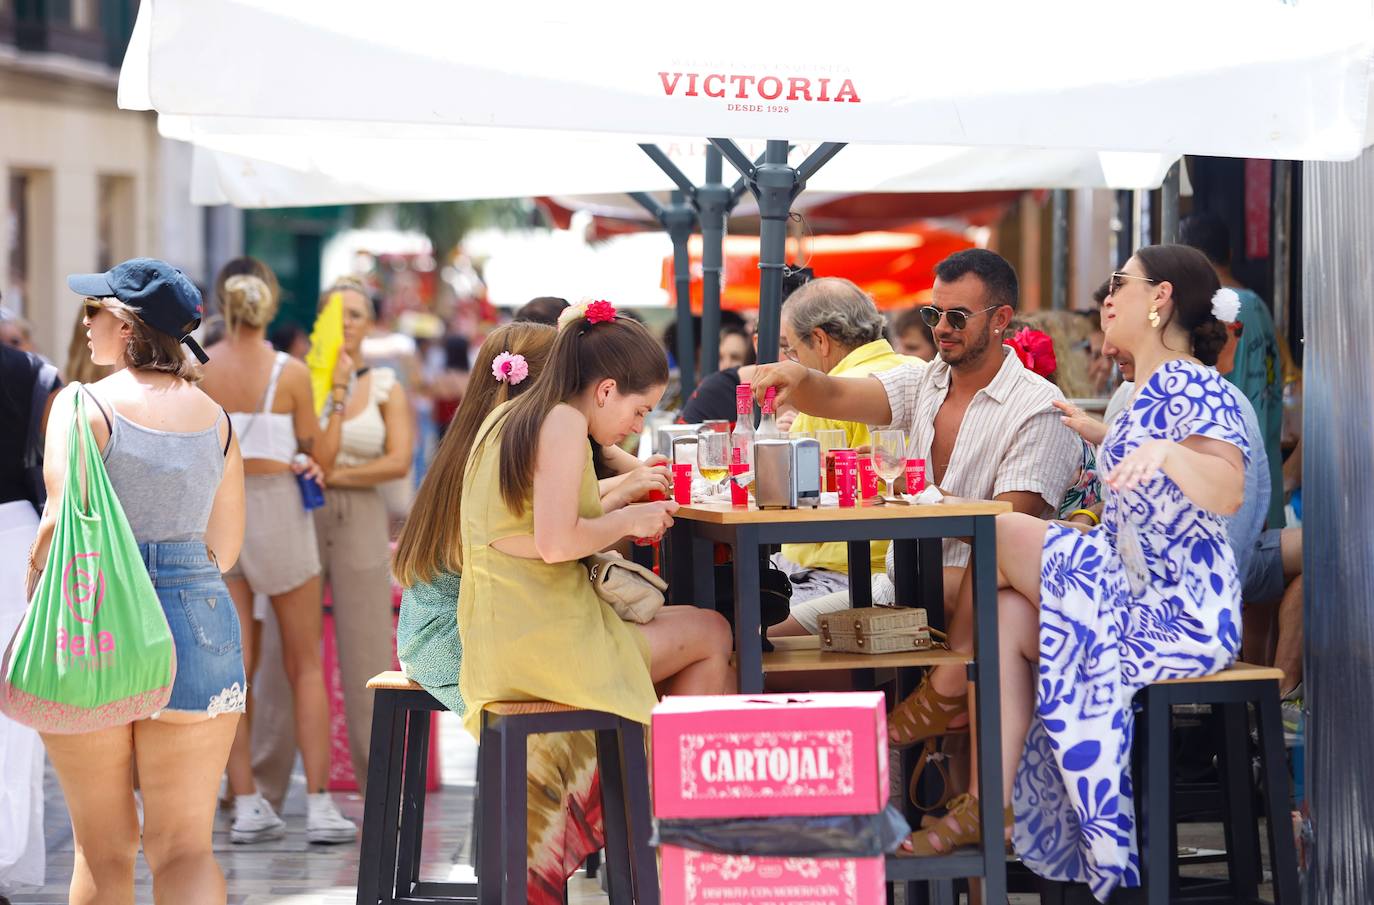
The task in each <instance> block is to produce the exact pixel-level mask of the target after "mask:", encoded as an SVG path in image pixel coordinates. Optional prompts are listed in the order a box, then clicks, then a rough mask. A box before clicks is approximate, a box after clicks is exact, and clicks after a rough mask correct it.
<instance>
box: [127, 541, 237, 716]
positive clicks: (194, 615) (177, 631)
mask: <svg viewBox="0 0 1374 905" xmlns="http://www.w3.org/2000/svg"><path fill="white" fill-rule="evenodd" d="M138 550H139V552H140V553H141V554H143V563H144V565H146V566H147V567H148V577H149V578H151V579H152V580H153V587H154V588H155V589H156V590H157V597H158V600H159V601H160V602H161V603H162V612H163V613H165V614H166V616H167V625H168V626H169V627H170V628H171V630H172V643H173V644H174V645H175V647H176V652H177V675H176V681H175V682H173V683H172V699H171V700H170V701H169V702H168V703H167V708H166V709H167V710H179V711H185V712H189V713H205V714H209V715H211V716H213V715H215V714H218V713H243V711H244V695H245V693H246V692H247V689H248V682H247V680H246V679H245V677H244V674H243V642H242V634H241V632H240V629H239V614H238V611H236V610H235V609H234V601H233V599H232V598H231V597H230V596H229V590H228V588H226V587H225V586H224V578H223V577H222V576H221V575H220V571H219V564H218V563H216V562H215V561H214V560H213V559H211V558H210V551H209V550H208V549H207V548H206V546H205V544H204V543H201V542H199V541H196V542H192V543H172V544H164V543H149V544H139V545H138Z"/></svg>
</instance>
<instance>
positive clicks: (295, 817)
mask: <svg viewBox="0 0 1374 905" xmlns="http://www.w3.org/2000/svg"><path fill="white" fill-rule="evenodd" d="M439 735H440V753H441V776H442V783H443V788H442V789H441V790H440V791H438V792H434V793H431V794H430V796H429V798H428V800H427V802H426V804H425V833H424V852H425V859H424V866H423V868H422V878H423V879H426V880H452V881H459V880H464V879H471V877H472V874H471V869H470V868H469V867H467V866H466V865H467V864H468V863H469V861H470V845H471V838H470V837H471V827H472V801H473V790H474V785H475V784H474V779H475V771H476V754H477V747H476V745H475V744H474V743H473V741H472V739H471V737H470V736H468V734H467V733H466V732H465V731H463V728H462V725H461V723H460V722H459V720H458V718H457V717H455V716H453V715H452V714H449V713H443V714H440V732H439ZM44 791H45V798H46V802H45V807H46V811H45V815H44V817H45V826H46V831H47V842H48V859H47V873H48V877H47V885H45V886H43V887H42V888H40V889H32V890H27V891H23V892H20V893H18V894H15V895H12V896H11V901H12V902H13V903H14V905H49V903H63V902H66V901H67V882H68V880H69V878H70V877H71V869H72V837H71V825H70V824H69V823H68V821H67V811H66V807H65V804H64V802H63V798H62V790H61V789H60V788H59V787H58V784H57V778H56V776H55V775H53V773H52V771H51V769H50V770H49V771H48V775H47V777H46V779H45V783H44ZM336 800H337V801H338V804H339V809H340V810H341V811H342V812H343V813H344V814H345V815H346V816H348V817H350V818H352V819H353V820H355V821H357V822H358V823H359V824H361V823H362V813H363V802H362V798H361V797H360V796H358V795H356V794H347V793H342V794H338V795H337V796H336ZM283 811H284V813H283V815H282V816H283V817H284V818H285V820H286V824H287V835H286V838H284V839H282V840H280V841H277V842H268V843H262V844H258V845H247V846H244V845H233V844H232V843H230V841H229V823H230V820H229V815H228V814H227V813H221V815H220V817H219V819H218V820H217V821H216V824H215V854H216V857H217V858H218V859H219V863H220V866H221V867H222V868H223V869H224V873H225V878H226V880H227V882H228V888H229V903H230V905H268V903H271V905H353V903H354V901H355V895H356V893H355V884H356V878H357V874H358V846H357V845H356V844H354V845H340V846H312V845H310V844H308V843H307V842H306V841H305V783H304V776H303V775H302V774H301V773H300V771H299V769H298V770H297V774H296V776H295V778H294V780H293V784H292V788H291V791H290V793H289V794H288V796H287V800H286V806H285V808H284V809H283ZM1221 837H1222V833H1221V828H1220V826H1219V825H1216V824H1191V825H1184V826H1181V827H1180V828H1179V844H1180V845H1182V846H1191V847H1194V848H1204V849H1216V848H1221V847H1222V838H1221ZM1265 854H1266V855H1267V852H1266V853H1265ZM1266 861H1267V857H1266ZM1266 867H1267V864H1266ZM1221 871H1224V868H1221V867H1220V866H1212V865H1208V866H1204V867H1200V868H1194V869H1192V870H1191V871H1190V872H1191V873H1194V874H1198V873H1203V874H1211V875H1216V874H1217V873H1220V872H1221ZM135 884H136V899H137V901H138V902H139V903H140V905H141V903H145V902H152V881H151V877H150V875H149V873H148V867H147V864H146V863H144V861H143V859H142V858H141V857H140V858H139V861H138V868H137V874H136V880H135ZM1261 895H1262V896H1265V897H1268V896H1269V895H1270V890H1269V888H1268V884H1266V885H1265V887H1264V888H1262V889H1261ZM1010 901H1011V905H1029V903H1034V902H1037V901H1038V896H1035V895H1013V896H1012V897H1011V900H1010ZM569 902H570V903H571V905H592V903H604V902H606V897H605V895H604V894H602V892H601V890H600V888H599V884H597V883H596V882H594V881H591V880H588V879H586V878H585V877H583V876H581V875H580V874H579V875H578V876H576V877H574V878H573V880H572V881H571V883H570V884H569Z"/></svg>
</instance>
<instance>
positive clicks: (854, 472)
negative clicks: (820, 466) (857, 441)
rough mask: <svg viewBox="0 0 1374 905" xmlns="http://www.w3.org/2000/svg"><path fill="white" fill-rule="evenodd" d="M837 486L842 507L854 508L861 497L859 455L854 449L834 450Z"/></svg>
mask: <svg viewBox="0 0 1374 905" xmlns="http://www.w3.org/2000/svg"><path fill="white" fill-rule="evenodd" d="M834 455H835V485H836V487H837V488H838V490H839V494H840V505H841V506H842V507H844V508H846V509H851V508H853V507H854V506H855V505H856V504H857V502H858V495H859V454H858V453H856V452H855V451H854V450H852V449H837V450H834Z"/></svg>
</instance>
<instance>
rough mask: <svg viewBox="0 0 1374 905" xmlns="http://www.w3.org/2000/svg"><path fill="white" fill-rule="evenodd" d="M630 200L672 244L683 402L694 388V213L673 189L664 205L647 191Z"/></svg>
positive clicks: (635, 195) (684, 196) (632, 193)
mask: <svg viewBox="0 0 1374 905" xmlns="http://www.w3.org/2000/svg"><path fill="white" fill-rule="evenodd" d="M688 184H689V185H690V183H688ZM630 197H631V198H633V199H634V200H635V201H636V202H638V203H639V206H640V207H642V208H644V209H645V210H646V211H648V212H649V213H650V214H652V215H653V216H654V218H655V219H656V220H658V222H659V223H661V224H662V225H663V228H664V229H666V230H667V231H668V238H670V239H671V240H672V242H673V285H674V287H675V289H676V290H677V348H676V349H675V350H674V354H676V356H677V373H678V382H679V383H680V384H681V387H682V398H683V399H686V398H687V397H688V396H690V395H691V394H692V390H694V389H696V386H697V382H696V357H697V355H696V342H695V336H694V335H693V333H694V331H693V330H692V272H691V258H690V256H689V255H688V253H687V240H688V239H689V238H691V235H692V232H693V231H694V230H695V229H696V223H697V215H696V211H695V210H693V208H692V205H691V204H689V203H688V202H687V198H686V193H684V192H682V191H678V190H676V189H675V190H674V191H673V194H672V200H671V201H670V202H669V203H668V204H667V205H664V204H660V203H659V201H658V199H657V198H655V197H654V196H652V195H650V194H648V193H646V192H631V193H630Z"/></svg>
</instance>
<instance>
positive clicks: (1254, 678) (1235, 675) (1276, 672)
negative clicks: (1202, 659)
mask: <svg viewBox="0 0 1374 905" xmlns="http://www.w3.org/2000/svg"><path fill="white" fill-rule="evenodd" d="M1282 681H1283V670H1281V669H1276V668H1274V667H1272V666H1257V665H1255V664H1254V663H1241V662H1239V661H1237V662H1235V663H1232V664H1231V665H1230V666H1228V667H1226V668H1225V669H1223V670H1222V671H1221V672H1217V673H1212V674H1211V675H1210V676H1190V677H1185V678H1182V679H1164V680H1162V681H1159V682H1155V683H1153V684H1155V685H1200V684H1208V683H1213V682H1282Z"/></svg>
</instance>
